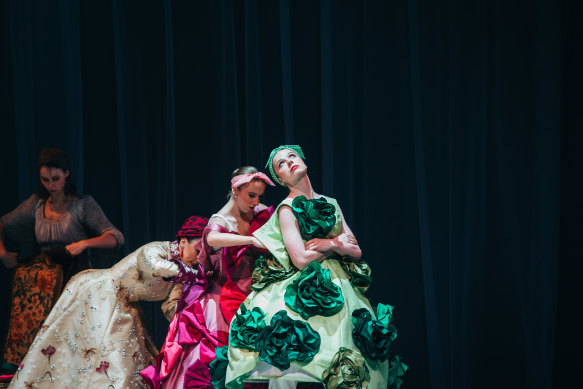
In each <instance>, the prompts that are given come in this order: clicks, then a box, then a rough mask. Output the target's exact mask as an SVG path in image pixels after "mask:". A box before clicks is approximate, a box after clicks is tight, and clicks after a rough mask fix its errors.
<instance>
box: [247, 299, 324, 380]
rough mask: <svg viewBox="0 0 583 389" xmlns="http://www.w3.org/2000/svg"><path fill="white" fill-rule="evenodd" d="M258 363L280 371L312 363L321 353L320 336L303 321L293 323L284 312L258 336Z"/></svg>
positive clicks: (273, 318) (278, 314) (276, 315)
mask: <svg viewBox="0 0 583 389" xmlns="http://www.w3.org/2000/svg"><path fill="white" fill-rule="evenodd" d="M255 347H256V349H257V351H259V359H261V360H262V361H265V362H267V363H269V364H271V365H273V366H275V367H277V368H279V369H280V370H285V369H288V368H289V367H290V362H292V361H298V362H306V363H307V362H310V361H311V360H312V359H313V358H314V355H316V353H317V352H318V351H319V350H320V334H318V333H317V332H316V331H314V330H313V329H312V327H310V325H309V324H308V323H306V322H303V321H301V320H293V319H292V318H290V317H289V316H288V315H287V313H286V311H284V310H281V311H279V312H277V313H276V314H275V315H273V317H272V318H271V322H270V325H268V326H266V327H265V328H264V329H263V330H262V331H261V332H260V333H259V335H258V336H257V342H256V346H255Z"/></svg>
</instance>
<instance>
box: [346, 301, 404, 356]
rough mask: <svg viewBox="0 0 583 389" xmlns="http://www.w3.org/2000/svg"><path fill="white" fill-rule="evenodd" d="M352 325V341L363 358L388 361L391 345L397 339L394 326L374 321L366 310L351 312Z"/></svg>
mask: <svg viewBox="0 0 583 389" xmlns="http://www.w3.org/2000/svg"><path fill="white" fill-rule="evenodd" d="M391 308H392V307H391ZM385 316H386V315H385ZM385 323H387V324H385ZM352 325H353V328H352V340H353V341H354V344H355V345H356V346H357V347H358V348H359V349H360V352H361V353H362V354H363V355H364V356H366V357H367V358H370V359H373V360H379V361H381V362H382V361H385V360H387V359H388V357H389V348H390V346H391V343H392V342H393V340H395V338H396V337H397V329H396V328H395V326H394V325H392V324H388V322H387V321H386V320H384V321H380V320H375V319H374V318H373V317H372V314H371V313H370V312H369V311H368V310H367V309H366V308H361V309H357V310H355V311H354V312H352Z"/></svg>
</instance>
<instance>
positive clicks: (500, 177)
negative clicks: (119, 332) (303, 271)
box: [0, 0, 581, 389]
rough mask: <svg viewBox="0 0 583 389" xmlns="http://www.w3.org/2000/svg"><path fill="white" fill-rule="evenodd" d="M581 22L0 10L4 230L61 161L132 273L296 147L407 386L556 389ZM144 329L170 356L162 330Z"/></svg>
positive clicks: (413, 2)
mask: <svg viewBox="0 0 583 389" xmlns="http://www.w3.org/2000/svg"><path fill="white" fill-rule="evenodd" d="M579 8H580V6H579V5H578V4H577V3H576V2H575V1H572V0H571V1H569V0H564V1H552V0H536V1H526V0H523V1H511V2H507V1H500V0H494V1H489V0H479V1H461V0H449V1H431V0H410V1H362V2H361V1H343V0H342V1H331V0H321V1H289V0H287V1H286V0H279V1H197V2H193V1H184V0H181V1H170V0H160V1H143V0H140V1H137V0H127V1H121V0H113V1H95V2H89V1H80V0H58V1H52V2H46V1H33V0H10V1H4V2H2V6H1V12H2V14H1V18H2V23H1V26H2V28H1V30H0V31H1V34H2V35H1V41H2V61H1V62H0V64H1V65H0V66H1V69H0V77H1V78H2V85H3V88H1V89H0V96H1V99H2V104H0V110H1V112H2V136H1V142H2V153H1V155H0V168H1V169H2V170H1V172H2V177H3V179H2V180H1V181H2V183H3V185H2V190H1V191H0V212H1V213H5V212H7V211H9V210H11V209H13V208H14V207H16V205H17V204H18V203H19V202H20V201H22V200H24V199H25V198H27V197H28V196H29V195H30V194H31V193H32V192H34V191H35V190H36V189H37V187H38V174H37V172H36V171H35V161H36V155H37V153H38V151H39V150H40V149H41V148H43V147H47V146H56V147H61V148H63V149H66V150H68V151H70V153H71V155H72V159H73V164H72V169H71V171H72V174H73V176H74V178H75V180H76V182H77V185H78V187H79V189H80V191H81V192H83V193H89V194H91V195H93V196H94V197H95V198H96V199H97V201H98V202H99V203H100V205H101V206H102V208H103V209H104V211H105V212H106V214H107V215H108V216H109V218H110V219H111V220H112V222H113V223H114V224H115V225H116V226H118V227H119V228H120V229H121V230H122V231H123V232H124V234H125V237H126V244H125V247H124V253H125V254H127V253H129V252H131V251H133V250H135V249H136V248H137V247H139V246H141V245H142V244H144V243H146V242H149V241H153V240H169V239H172V238H173V236H174V233H175V231H176V229H177V227H178V226H180V224H181V222H182V221H183V220H184V219H185V218H186V217H187V216H189V215H192V214H197V215H204V216H209V215H210V214H211V213H213V212H216V211H217V210H218V209H219V208H220V207H221V206H222V205H223V203H224V202H225V201H226V200H225V195H226V193H227V192H228V189H229V177H230V173H231V171H232V170H234V169H235V168H236V167H238V166H241V165H247V164H250V165H254V166H257V167H259V168H263V166H264V164H265V160H266V158H267V156H268V153H269V151H270V150H271V149H272V148H273V147H275V146H277V145H279V144H284V143H298V144H300V145H301V146H302V147H303V149H304V152H305V154H306V157H307V159H306V163H307V164H308V166H309V174H310V178H311V180H312V183H313V185H314V187H315V189H316V191H318V192H321V193H324V194H327V195H330V196H333V197H335V198H337V199H338V201H339V203H340V205H341V206H342V210H343V213H344V215H345V217H346V219H347V221H348V224H349V225H350V226H351V227H352V229H353V230H354V232H355V234H356V236H357V237H358V240H359V242H360V244H361V247H362V249H363V253H364V258H365V259H366V260H368V261H369V263H370V264H371V266H372V268H373V286H372V288H371V289H370V291H369V297H370V299H371V302H372V303H373V305H376V304H377V303H379V302H384V303H390V304H392V305H395V306H396V308H395V324H396V326H397V328H398V329H399V337H398V339H397V341H396V342H395V343H394V346H393V347H394V351H395V353H398V354H400V355H401V356H402V357H403V359H404V360H405V361H406V363H407V364H408V365H409V371H408V374H407V377H406V382H405V385H404V386H403V387H404V388H405V387H406V388H436V389H441V388H460V389H461V388H491V387H497V388H551V387H553V385H555V386H556V387H565V386H564V385H566V383H567V382H568V379H569V378H570V377H572V376H573V374H574V372H573V371H572V370H571V369H570V368H569V367H570V366H575V365H576V364H574V362H573V359H574V358H575V348H574V346H573V345H572V344H573V343H572V342H573V338H571V336H570V335H571V333H575V332H576V331H575V326H574V325H572V324H571V322H570V320H569V312H570V310H571V309H572V308H573V307H574V306H575V305H577V301H576V300H575V297H573V294H574V289H573V287H574V286H575V285H576V284H577V277H576V276H574V273H575V270H577V269H579V268H580V265H577V264H576V261H577V258H579V259H580V257H579V255H580V254H581V251H580V248H579V247H580V243H578V242H580V240H581V234H580V232H581V217H580V216H581V212H580V211H579V213H576V211H575V209H576V208H577V199H580V198H581V196H577V193H578V194H581V191H580V190H579V191H578V192H577V191H576V190H575V191H571V190H570V189H567V188H566V187H565V185H567V183H569V182H571V181H580V171H578V170H577V168H575V167H574V166H577V163H580V162H581V158H580V157H579V156H578V155H577V150H580V147H578V146H576V145H577V144H578V145H580V144H581V136H580V130H581V116H580V113H579V111H578V109H577V108H579V107H580V104H579V105H577V104H575V103H571V104H566V103H565V102H566V101H568V100H570V99H572V98H573V97H575V96H578V92H579V91H580V86H581V82H580V81H581V77H580V76H578V75H577V72H579V71H580V69H581V66H580V65H581V61H580V60H579V59H578V57H577V56H576V55H574V54H573V55H572V54H571V53H573V52H576V51H578V50H580V39H581V27H580V26H579V25H580V23H579V22H578V19H577V14H580V12H578V11H580V9H579ZM573 81H577V82H578V83H575V84H574V83H573ZM576 127H578V129H579V130H578V131H579V132H576V131H575V128H576ZM285 193H286V192H285V190H283V189H281V188H278V189H271V188H269V189H267V192H266V195H265V199H264V202H265V203H268V204H277V203H278V202H279V201H281V199H282V198H283V197H284V196H285ZM579 209H580V205H579ZM566 229H568V230H569V231H570V234H569V235H563V234H562V232H564V230H566ZM577 231H578V232H577ZM112 264H113V263H100V264H97V266H100V267H107V266H111V265H112ZM578 266H579V267H578ZM8 276H9V272H6V271H4V272H3V274H2V277H3V280H6V279H7V277H8ZM559 281H560V283H559ZM2 284H3V287H4V288H6V286H5V284H6V282H3V283H2ZM579 289H580V288H579ZM144 309H145V312H146V316H147V319H148V323H147V325H148V327H149V328H150V331H151V333H152V335H153V336H154V338H155V340H156V343H157V344H158V345H161V343H162V341H163V339H164V336H165V333H166V329H167V326H168V323H167V322H166V321H165V319H164V318H163V316H162V315H161V313H160V309H159V304H155V303H147V304H144ZM558 329H559V330H561V331H560V332H558ZM578 339H580V335H579V338H578ZM577 355H578V354H577Z"/></svg>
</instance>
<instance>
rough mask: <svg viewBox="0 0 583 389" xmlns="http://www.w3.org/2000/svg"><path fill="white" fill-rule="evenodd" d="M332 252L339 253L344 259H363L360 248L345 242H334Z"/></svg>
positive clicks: (335, 240) (336, 240)
mask: <svg viewBox="0 0 583 389" xmlns="http://www.w3.org/2000/svg"><path fill="white" fill-rule="evenodd" d="M332 251H334V252H335V253H338V254H339V255H341V256H342V257H350V258H353V259H360V257H362V251H361V250H360V246H358V245H355V244H352V243H348V242H343V241H340V240H338V239H333V240H332Z"/></svg>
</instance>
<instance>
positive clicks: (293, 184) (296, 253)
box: [272, 149, 362, 270]
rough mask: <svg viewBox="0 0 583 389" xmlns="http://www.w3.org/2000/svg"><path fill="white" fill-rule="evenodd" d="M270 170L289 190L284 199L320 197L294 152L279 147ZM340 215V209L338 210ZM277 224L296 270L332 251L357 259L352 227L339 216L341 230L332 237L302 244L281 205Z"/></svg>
mask: <svg viewBox="0 0 583 389" xmlns="http://www.w3.org/2000/svg"><path fill="white" fill-rule="evenodd" d="M272 163H273V169H274V171H275V174H276V175H277V177H278V178H279V180H280V181H281V182H282V183H283V184H285V186H286V187H287V188H288V189H289V191H290V193H289V195H288V198H290V199H294V198H296V197H297V196H302V195H303V196H306V198H307V199H314V198H319V197H321V196H320V195H319V194H317V193H316V192H315V191H314V189H313V188H312V184H311V183H310V179H309V177H308V174H307V170H308V168H307V166H306V164H305V163H304V161H303V160H302V159H301V158H300V157H299V156H298V155H297V154H296V152H295V151H293V150H289V149H283V150H280V151H278V152H277V153H276V154H275V156H274V157H273V161H272ZM338 210H339V212H340V214H341V215H342V210H341V209H340V208H339V209H338ZM278 216H279V224H280V227H281V233H282V235H283V241H284V243H285V246H286V248H287V252H288V253H289V256H290V258H291V261H292V262H293V264H294V265H295V266H296V267H297V268H298V269H300V270H302V269H304V268H306V267H307V266H308V265H309V264H310V263H311V262H313V261H318V262H322V261H323V260H324V259H326V258H327V257H329V256H330V254H331V253H333V252H335V253H338V254H339V255H341V256H343V257H350V258H353V259H355V260H357V259H360V257H361V256H362V251H361V250H360V247H359V246H358V241H357V240H356V238H355V237H354V235H353V233H352V230H351V229H350V227H348V225H347V224H346V221H345V219H344V216H343V215H342V232H341V233H340V234H339V235H338V236H337V237H335V238H333V239H320V238H314V239H311V240H309V241H307V242H306V243H304V242H303V240H302V236H301V234H300V229H299V225H298V221H297V218H296V217H295V215H294V214H293V212H292V210H291V208H290V207H288V206H282V207H280V208H279V211H278Z"/></svg>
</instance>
